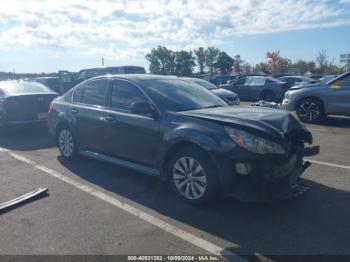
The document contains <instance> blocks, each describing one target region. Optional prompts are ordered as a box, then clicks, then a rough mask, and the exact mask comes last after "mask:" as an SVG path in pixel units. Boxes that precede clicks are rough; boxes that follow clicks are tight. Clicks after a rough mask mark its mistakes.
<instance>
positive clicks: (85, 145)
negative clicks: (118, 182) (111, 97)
mask: <svg viewBox="0 0 350 262" xmlns="http://www.w3.org/2000/svg"><path fill="white" fill-rule="evenodd" d="M108 83H109V80H108V79H97V80H91V81H88V82H87V83H86V84H84V85H82V86H80V87H79V88H78V89H76V90H75V92H74V93H73V104H72V105H71V106H70V109H69V110H70V114H71V115H72V116H73V118H74V119H75V122H76V132H77V134H76V137H77V139H78V144H79V147H80V149H81V150H89V151H94V152H101V151H103V146H102V145H103V140H102V137H103V132H104V126H105V121H104V115H105V114H104V109H105V106H106V101H107V100H106V98H107V90H108Z"/></svg>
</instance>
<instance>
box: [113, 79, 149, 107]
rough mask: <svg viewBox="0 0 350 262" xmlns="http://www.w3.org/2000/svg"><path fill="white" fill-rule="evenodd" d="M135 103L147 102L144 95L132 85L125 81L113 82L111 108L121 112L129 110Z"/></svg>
mask: <svg viewBox="0 0 350 262" xmlns="http://www.w3.org/2000/svg"><path fill="white" fill-rule="evenodd" d="M136 101H147V99H146V97H145V96H144V94H143V93H142V92H141V91H140V90H139V89H138V88H137V87H136V86H135V85H133V84H131V83H129V82H127V81H114V83H113V86H112V93H111V107H112V108H115V109H121V110H127V111H128V110H130V106H131V104H132V103H133V102H136Z"/></svg>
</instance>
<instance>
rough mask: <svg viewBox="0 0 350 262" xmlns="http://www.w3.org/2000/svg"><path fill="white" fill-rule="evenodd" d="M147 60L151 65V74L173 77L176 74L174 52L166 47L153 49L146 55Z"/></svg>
mask: <svg viewBox="0 0 350 262" xmlns="http://www.w3.org/2000/svg"><path fill="white" fill-rule="evenodd" d="M146 59H147V60H148V62H149V63H150V66H149V71H150V73H151V74H160V75H171V74H174V73H175V55H174V52H173V51H171V50H169V49H167V48H166V47H165V46H158V47H157V48H152V50H151V52H150V53H148V54H146Z"/></svg>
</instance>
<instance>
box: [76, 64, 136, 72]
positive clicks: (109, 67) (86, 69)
mask: <svg viewBox="0 0 350 262" xmlns="http://www.w3.org/2000/svg"><path fill="white" fill-rule="evenodd" d="M112 68H143V67H142V66H134V65H125V66H105V67H93V68H85V69H81V70H80V71H79V72H82V71H89V70H108V69H112Z"/></svg>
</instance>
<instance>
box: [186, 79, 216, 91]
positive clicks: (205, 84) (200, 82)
mask: <svg viewBox="0 0 350 262" xmlns="http://www.w3.org/2000/svg"><path fill="white" fill-rule="evenodd" d="M191 81H193V82H195V83H196V84H198V85H201V86H203V87H205V88H206V89H208V90H213V89H217V87H216V85H214V84H212V83H210V82H208V81H205V80H202V79H191Z"/></svg>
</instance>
